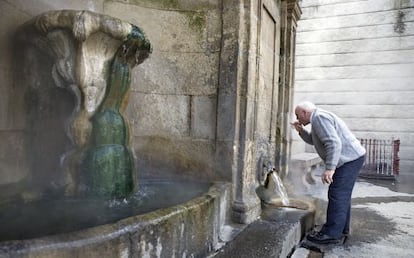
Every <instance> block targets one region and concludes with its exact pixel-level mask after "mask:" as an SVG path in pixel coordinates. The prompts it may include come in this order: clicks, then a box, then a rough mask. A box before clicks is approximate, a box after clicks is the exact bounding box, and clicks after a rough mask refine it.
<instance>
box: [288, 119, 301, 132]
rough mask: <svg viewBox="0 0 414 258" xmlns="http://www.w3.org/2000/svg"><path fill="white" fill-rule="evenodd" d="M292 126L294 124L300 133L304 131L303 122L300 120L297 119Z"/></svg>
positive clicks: (292, 124)
mask: <svg viewBox="0 0 414 258" xmlns="http://www.w3.org/2000/svg"><path fill="white" fill-rule="evenodd" d="M290 125H291V126H293V127H294V128H295V129H296V131H298V133H300V132H302V131H303V125H302V124H301V123H299V121H295V122H293V123H290Z"/></svg>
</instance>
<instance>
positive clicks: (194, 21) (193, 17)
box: [185, 12, 206, 34]
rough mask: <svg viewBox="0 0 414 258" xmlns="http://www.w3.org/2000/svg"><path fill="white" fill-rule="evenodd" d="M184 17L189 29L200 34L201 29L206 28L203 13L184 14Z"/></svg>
mask: <svg viewBox="0 0 414 258" xmlns="http://www.w3.org/2000/svg"><path fill="white" fill-rule="evenodd" d="M185 14H186V17H187V21H188V25H189V27H190V28H191V29H192V30H194V31H196V32H197V33H200V34H202V33H203V29H204V28H205V27H206V17H205V12H186V13H185Z"/></svg>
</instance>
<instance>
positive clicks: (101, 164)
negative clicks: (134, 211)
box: [80, 26, 151, 198]
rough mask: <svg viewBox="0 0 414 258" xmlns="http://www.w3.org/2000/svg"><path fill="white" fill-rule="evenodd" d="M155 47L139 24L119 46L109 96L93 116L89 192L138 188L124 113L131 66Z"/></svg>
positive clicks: (86, 163)
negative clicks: (145, 36) (135, 183)
mask: <svg viewBox="0 0 414 258" xmlns="http://www.w3.org/2000/svg"><path fill="white" fill-rule="evenodd" d="M150 51H151V47H150V44H149V42H148V41H146V40H145V38H144V36H143V34H142V32H141V31H140V30H139V28H138V27H135V26H134V28H133V31H132V32H131V34H130V35H129V36H128V39H127V40H126V41H125V42H124V43H123V44H122V45H121V46H120V47H119V49H118V51H117V52H116V55H115V57H114V59H113V61H112V65H111V72H110V74H109V78H108V80H109V81H108V86H107V90H106V94H105V98H104V100H103V102H102V104H101V106H100V107H99V109H98V112H97V113H96V114H95V115H94V116H93V117H92V133H91V137H90V143H89V146H88V148H87V150H86V151H85V152H84V154H83V156H82V159H81V163H80V169H81V175H82V177H83V178H84V180H85V184H86V186H87V191H88V192H89V193H92V194H93V195H97V196H110V197H118V198H119V197H125V196H127V195H128V194H130V193H131V192H132V191H133V188H134V179H133V173H134V157H133V155H132V152H131V150H130V148H129V144H130V132H129V131H130V130H129V127H128V122H127V121H126V120H125V118H124V116H123V115H122V114H123V113H124V111H125V108H126V101H127V98H128V92H129V89H130V84H131V68H132V67H134V66H135V65H136V64H139V63H141V62H143V61H144V59H145V58H147V57H148V55H149V52H150Z"/></svg>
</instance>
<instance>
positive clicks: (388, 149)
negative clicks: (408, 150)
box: [359, 138, 400, 179]
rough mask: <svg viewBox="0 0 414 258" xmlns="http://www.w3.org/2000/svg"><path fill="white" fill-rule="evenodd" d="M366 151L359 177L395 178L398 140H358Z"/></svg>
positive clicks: (397, 162) (398, 159)
mask: <svg viewBox="0 0 414 258" xmlns="http://www.w3.org/2000/svg"><path fill="white" fill-rule="evenodd" d="M359 140H360V142H361V144H362V146H364V148H365V149H366V151H367V152H366V155H365V162H364V165H363V166H362V170H361V173H360V177H368V178H379V179H381V178H385V179H386V178H390V179H392V178H395V176H397V175H398V173H399V170H400V167H399V163H400V158H399V151H400V140H399V139H394V138H393V139H389V140H384V139H359Z"/></svg>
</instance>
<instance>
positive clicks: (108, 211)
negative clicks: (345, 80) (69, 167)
mask: <svg viewBox="0 0 414 258" xmlns="http://www.w3.org/2000/svg"><path fill="white" fill-rule="evenodd" d="M210 185H211V184H208V183H200V182H183V181H168V182H167V181H146V182H142V183H140V185H139V191H138V192H137V193H135V194H134V195H132V196H131V197H130V198H128V199H124V200H120V201H119V200H118V201H108V200H103V199H60V200H42V201H37V202H30V203H13V204H12V205H8V206H6V207H5V206H1V207H0V241H6V240H22V239H30V238H36V237H41V236H46V235H53V234H58V233H67V232H71V231H75V230H80V229H85V228H89V227H94V226H98V225H103V224H108V223H114V222H116V221H119V220H121V219H123V218H127V217H130V216H134V215H138V214H143V213H147V212H150V211H154V210H157V209H162V208H167V207H171V206H174V205H177V204H181V203H185V202H187V201H189V200H191V199H193V198H195V197H197V196H201V195H202V194H204V193H205V192H207V190H208V188H209V187H210Z"/></svg>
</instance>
